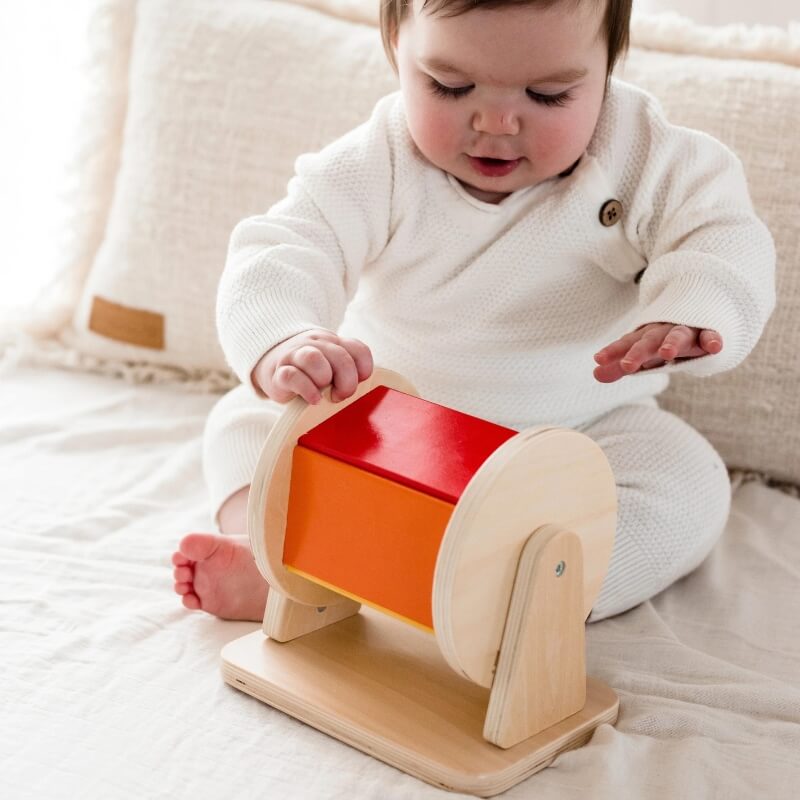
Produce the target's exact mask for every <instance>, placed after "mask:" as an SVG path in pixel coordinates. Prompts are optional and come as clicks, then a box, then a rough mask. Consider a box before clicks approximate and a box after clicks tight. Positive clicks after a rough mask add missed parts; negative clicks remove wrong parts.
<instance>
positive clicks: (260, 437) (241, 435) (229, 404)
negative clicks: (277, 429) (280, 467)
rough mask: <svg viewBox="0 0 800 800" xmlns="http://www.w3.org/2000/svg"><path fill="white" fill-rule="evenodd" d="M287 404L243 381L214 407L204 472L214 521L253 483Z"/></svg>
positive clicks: (205, 443)
mask: <svg viewBox="0 0 800 800" xmlns="http://www.w3.org/2000/svg"><path fill="white" fill-rule="evenodd" d="M283 408H284V406H282V405H280V404H279V403H276V402H274V401H273V400H268V399H267V398H265V397H259V396H258V395H257V394H256V393H255V390H254V389H253V387H252V386H249V385H246V384H240V385H239V386H237V387H236V388H235V389H231V391H229V392H228V393H227V394H225V395H223V396H222V397H221V398H220V399H219V400H218V401H217V403H216V405H215V406H214V407H213V408H212V409H211V413H210V414H209V415H208V419H206V424H205V430H204V432H203V474H204V475H205V479H206V486H207V487H208V493H209V497H210V500H211V508H212V510H213V513H214V521H215V522H217V523H218V522H219V520H218V517H219V509H220V507H221V506H222V504H223V503H224V502H225V501H226V500H227V499H228V498H229V497H230V496H231V495H232V494H234V493H235V492H237V491H238V490H239V489H242V488H244V487H245V486H248V485H249V484H250V481H251V479H252V477H253V472H254V471H255V468H256V464H257V463H258V457H259V455H260V453H261V448H262V447H263V446H264V442H265V441H266V439H267V435H268V434H269V432H270V429H271V428H272V426H273V425H274V423H275V421H276V420H277V419H278V417H279V416H280V414H281V412H282V411H283Z"/></svg>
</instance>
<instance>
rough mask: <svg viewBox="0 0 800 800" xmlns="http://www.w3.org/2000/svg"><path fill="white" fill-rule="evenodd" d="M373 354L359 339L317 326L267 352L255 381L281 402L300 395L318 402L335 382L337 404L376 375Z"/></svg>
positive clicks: (266, 393)
mask: <svg viewBox="0 0 800 800" xmlns="http://www.w3.org/2000/svg"><path fill="white" fill-rule="evenodd" d="M372 367H373V364H372V353H371V352H370V350H369V348H368V347H367V346H366V345H365V344H364V343H363V342H360V341H359V340H358V339H344V338H342V337H341V336H337V335H336V334H335V333H331V332H330V331H326V330H322V329H315V330H310V331H303V332H302V333H298V334H297V335H296V336H291V337H289V338H288V339H286V340H284V341H283V342H281V343H280V344H277V345H275V347H273V348H272V349H271V350H269V351H267V353H265V354H264V355H263V356H262V357H261V360H260V361H259V362H258V363H257V364H256V366H255V368H254V369H253V372H252V375H251V378H252V381H253V383H254V384H255V385H256V386H257V387H258V388H259V389H261V391H262V392H264V394H265V395H266V396H267V397H269V398H270V399H272V400H275V401H276V402H278V403H287V402H289V400H291V399H292V398H293V397H295V396H296V395H299V396H300V397H302V398H303V399H304V400H305V401H306V402H307V403H311V404H312V405H315V404H316V403H318V402H319V401H320V400H321V399H322V389H324V388H325V387H326V386H331V385H333V389H332V390H331V400H333V401H334V402H335V403H336V402H339V401H340V400H344V399H345V398H347V397H350V395H351V394H353V392H355V390H356V387H357V386H358V384H359V382H360V381H363V380H366V379H367V378H368V377H369V376H370V375H371V374H372Z"/></svg>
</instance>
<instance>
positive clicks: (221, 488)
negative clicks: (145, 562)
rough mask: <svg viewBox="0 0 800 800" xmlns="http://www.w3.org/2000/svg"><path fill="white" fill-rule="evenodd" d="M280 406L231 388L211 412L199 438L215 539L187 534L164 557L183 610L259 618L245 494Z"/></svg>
mask: <svg viewBox="0 0 800 800" xmlns="http://www.w3.org/2000/svg"><path fill="white" fill-rule="evenodd" d="M280 413H281V407H280V406H278V405H277V404H276V403H273V402H271V401H269V400H265V399H264V398H260V397H257V396H256V394H255V393H254V391H253V389H252V387H249V386H245V385H242V386H238V387H237V388H236V389H234V390H233V391H231V392H229V393H228V394H226V395H225V396H224V397H223V398H221V400H220V401H219V402H218V403H217V405H216V406H214V408H213V409H212V410H211V413H210V414H209V417H208V421H207V423H206V429H205V433H204V437H203V471H204V473H205V477H206V483H207V484H208V488H209V494H210V498H211V507H212V508H215V509H218V511H217V513H216V514H215V521H216V522H217V524H218V526H219V530H220V531H221V532H222V535H219V534H216V533H190V534H188V535H186V536H184V537H183V539H181V541H180V543H179V545H178V548H177V550H176V551H175V553H174V554H173V556H172V563H173V565H174V567H175V570H174V579H175V591H176V592H177V593H178V594H179V595H181V597H182V599H183V604H184V606H186V608H190V609H200V610H203V611H207V612H208V613H210V614H214V615H215V616H218V617H222V618H223V619H246V620H254V621H259V620H261V619H262V618H263V615H264V607H265V604H266V598H267V588H268V587H267V583H266V581H265V580H264V578H263V577H262V576H261V573H260V572H259V571H258V568H257V567H256V564H255V561H254V560H253V556H252V553H251V551H250V542H249V539H248V537H247V496H248V493H249V488H250V487H249V485H247V484H249V482H250V477H251V476H252V474H253V471H254V469H255V465H256V462H257V461H258V456H259V454H260V452H261V447H262V445H263V443H264V441H265V439H266V438H267V435H268V434H269V431H270V428H271V427H272V425H273V424H274V422H275V420H276V419H277V417H278V415H279V414H280Z"/></svg>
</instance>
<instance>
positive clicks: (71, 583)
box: [0, 366, 800, 800]
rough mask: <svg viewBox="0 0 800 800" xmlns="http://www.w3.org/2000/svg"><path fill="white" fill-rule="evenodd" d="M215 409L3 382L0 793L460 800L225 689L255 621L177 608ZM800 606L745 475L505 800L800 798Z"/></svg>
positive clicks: (789, 565)
mask: <svg viewBox="0 0 800 800" xmlns="http://www.w3.org/2000/svg"><path fill="white" fill-rule="evenodd" d="M215 400H216V396H215V395H204V394H192V393H187V392H186V391H184V390H182V389H181V388H180V387H176V386H148V385H136V386H134V385H130V384H127V383H125V382H123V381H121V380H116V379H113V378H109V377H101V376H98V375H91V374H82V373H77V372H68V371H59V370H56V369H41V368H39V369H34V368H23V367H19V366H17V367H14V368H12V369H7V370H6V371H5V373H4V374H2V375H0V420H2V424H1V425H0V487H1V488H0V505H1V506H2V514H1V515H0V530H1V531H2V535H1V536H0V569H1V570H2V572H1V573H0V597H1V598H2V600H1V605H0V611H1V612H2V619H1V620H0V637H1V638H0V653H2V656H0V658H2V675H3V680H2V682H1V683H0V795H2V797H3V798H9V800H11V799H12V798H13V800H17V799H19V798H23V799H25V798H37V800H38V799H39V798H48V800H52V799H53V798H70V800H73V799H74V798H82V800H88V799H89V798H102V799H103V800H120V799H121V798H132V799H133V798H135V800H143V799H144V798H146V799H147V800H154V798H162V797H163V798H170V800H174V799H175V798H192V799H193V800H204V799H205V798H215V799H216V798H223V797H226V798H251V797H252V798H280V799H281V800H284V799H286V800H289V799H291V798H341V799H342V800H353V799H356V798H357V799H359V800H360V799H361V798H382V799H383V798H392V799H394V798H398V799H399V798H405V799H412V798H413V799H414V800H416V798H434V797H452V796H453V795H451V794H449V793H447V792H444V791H442V790H439V789H436V788H434V787H432V786H429V785H427V784H425V783H422V782H420V781H418V780H416V779H414V778H412V777H410V776H408V775H406V774H404V773H401V772H399V771H397V770H395V769H393V768H391V767H389V766H386V765H385V764H383V763H381V762H379V761H376V760H375V759H373V758H370V757H369V756H367V755H364V754H362V753H361V752H359V751H356V750H354V749H351V748H350V747H348V746H346V745H344V744H341V743H339V742H338V741H335V740H334V739H331V738H329V737H327V736H325V735H324V734H321V733H318V732H317V731H315V730H314V729H312V728H309V727H307V726H305V725H303V724H301V723H299V722H297V721H295V720H293V719H291V718H290V717H288V716H285V715H284V714H282V713H280V712H278V711H275V710H273V709H271V708H269V707H268V706H266V705H263V704H261V703H259V702H258V701H256V700H254V699H252V698H250V697H248V696H246V695H244V694H242V693H240V692H238V691H236V690H234V689H232V688H230V687H228V686H227V685H226V684H225V683H223V681H222V678H221V675H220V656H219V653H220V648H221V647H222V646H223V644H225V643H226V642H227V641H229V640H231V639H233V638H236V637H238V636H241V635H243V634H245V633H248V632H250V631H252V630H254V629H256V628H257V627H258V625H257V624H254V623H234V622H223V621H220V620H217V619H214V618H212V617H210V616H207V615H205V614H202V613H199V612H189V611H186V610H184V609H183V607H182V606H181V604H180V602H179V599H178V597H177V596H176V595H174V594H173V592H172V578H171V565H170V555H171V553H172V550H173V547H174V545H175V543H176V541H177V540H178V538H179V537H180V536H181V535H182V534H183V533H184V532H187V531H191V530H206V529H209V526H210V524H211V520H210V510H209V508H208V507H207V500H206V496H205V489H204V485H203V479H202V474H201V467H200V453H201V435H202V429H203V422H204V418H205V415H206V414H207V412H208V410H209V409H210V407H211V406H212V404H213V403H214V401H215ZM675 501H676V502H680V498H675ZM799 601H800V501H798V500H797V499H795V498H793V497H789V496H788V495H786V494H781V493H780V492H778V491H777V490H775V489H769V488H766V487H764V486H762V485H759V484H756V483H748V484H745V485H743V486H741V487H740V488H739V489H737V491H736V494H735V500H734V506H733V512H732V515H731V519H730V523H729V526H728V528H727V530H726V532H725V535H724V537H723V539H722V540H721V541H720V543H719V544H718V546H717V547H716V548H715V550H714V551H713V553H712V554H711V556H710V557H709V558H708V559H707V561H706V562H705V563H704V564H703V565H702V566H701V567H700V568H699V569H698V570H697V571H695V572H694V573H693V574H692V575H691V576H689V577H687V578H686V579H684V580H682V581H680V582H679V583H678V584H676V585H675V586H673V587H671V588H670V589H669V590H667V591H665V592H663V593H662V594H661V595H659V596H658V597H656V598H654V599H653V601H651V602H648V603H645V604H643V605H642V606H639V607H638V608H636V609H634V610H633V611H630V612H628V613H627V614H623V615H620V616H618V617H616V618H613V619H610V620H606V621H604V622H601V623H598V624H595V625H591V626H589V628H588V636H587V651H588V668H589V672H590V674H593V675H595V676H596V677H598V678H600V679H602V680H604V681H606V682H607V683H608V684H609V685H611V686H612V687H614V688H615V689H616V690H617V692H618V693H619V695H620V700H621V707H620V716H619V721H618V722H617V724H616V726H614V727H611V726H608V725H604V726H602V727H601V728H600V729H598V731H597V732H596V733H595V736H594V738H593V740H592V741H591V743H590V744H588V745H587V746H585V747H583V748H581V749H579V750H576V751H573V752H570V753H566V754H564V755H562V756H560V757H559V758H558V759H557V760H556V761H555V763H554V765H553V766H551V767H550V768H548V769H546V770H544V771H543V772H540V773H539V774H537V775H534V776H533V777H531V778H530V779H528V780H527V781H525V782H523V783H521V784H519V785H518V786H516V787H515V788H513V789H511V790H509V791H508V792H507V793H506V794H505V795H504V797H508V798H532V797H535V798H537V799H538V800H545V799H550V798H553V799H555V798H559V800H565V799H569V798H581V799H582V800H585V799H586V798H609V799H610V798H613V799H614V800H618V799H619V798H636V799H637V800H641V799H642V798H670V799H671V800H672V799H673V798H692V799H693V800H694V798H711V797H715V798H716V797H725V798H726V800H727V799H728V798H748V800H750V799H751V798H769V800H781V799H782V798H787V799H788V798H790V797H792V798H795V797H798V792H800V615H799V614H798V606H799V605H800V602H799Z"/></svg>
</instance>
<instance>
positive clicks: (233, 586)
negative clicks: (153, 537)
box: [172, 533, 268, 622]
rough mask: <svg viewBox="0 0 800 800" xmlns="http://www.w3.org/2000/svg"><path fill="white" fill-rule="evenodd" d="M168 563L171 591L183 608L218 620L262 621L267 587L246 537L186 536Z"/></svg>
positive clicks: (204, 534) (211, 534)
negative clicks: (174, 592) (171, 568)
mask: <svg viewBox="0 0 800 800" xmlns="http://www.w3.org/2000/svg"><path fill="white" fill-rule="evenodd" d="M172 563H173V564H174V566H175V569H174V571H173V575H174V577H175V591H176V592H177V594H179V595H182V596H183V604H184V606H186V608H191V609H202V610H203V611H207V612H208V613H209V614H214V615H215V616H217V617H222V619H247V620H253V621H254V622H259V621H260V620H261V619H262V618H263V616H264V606H265V605H266V602H267V589H268V587H267V582H266V581H265V580H264V578H263V577H262V576H261V573H260V572H259V571H258V567H257V566H256V563H255V561H254V560H253V554H252V553H251V552H250V542H249V540H248V538H247V536H220V535H218V534H215V533H190V534H188V535H187V536H184V537H183V539H181V541H180V544H179V545H178V549H177V550H176V551H175V553H173V555H172Z"/></svg>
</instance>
